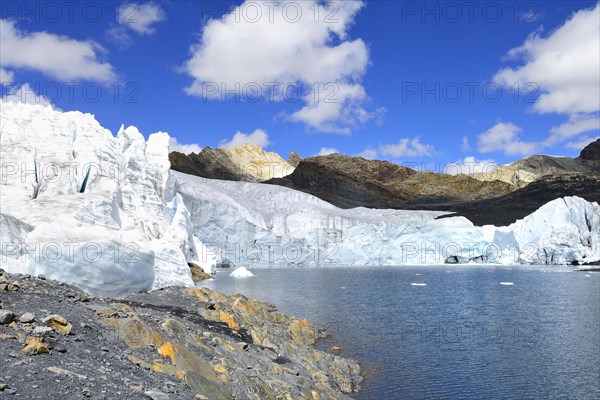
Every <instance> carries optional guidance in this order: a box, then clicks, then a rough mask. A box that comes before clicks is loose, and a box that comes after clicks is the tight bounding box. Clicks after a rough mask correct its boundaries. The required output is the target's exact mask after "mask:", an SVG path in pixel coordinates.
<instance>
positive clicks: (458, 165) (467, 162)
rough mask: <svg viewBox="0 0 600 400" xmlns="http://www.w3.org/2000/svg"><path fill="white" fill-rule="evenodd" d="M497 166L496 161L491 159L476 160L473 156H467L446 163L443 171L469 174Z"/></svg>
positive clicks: (454, 173)
mask: <svg viewBox="0 0 600 400" xmlns="http://www.w3.org/2000/svg"><path fill="white" fill-rule="evenodd" d="M497 167H498V163H497V162H496V161H494V160H492V159H487V160H478V159H477V158H475V157H474V156H468V157H465V158H464V159H462V160H458V161H456V162H453V163H450V164H447V165H446V166H445V167H444V171H443V172H444V173H445V174H450V175H458V174H464V175H471V174H476V173H487V172H492V171H493V170H495V169H496V168H497Z"/></svg>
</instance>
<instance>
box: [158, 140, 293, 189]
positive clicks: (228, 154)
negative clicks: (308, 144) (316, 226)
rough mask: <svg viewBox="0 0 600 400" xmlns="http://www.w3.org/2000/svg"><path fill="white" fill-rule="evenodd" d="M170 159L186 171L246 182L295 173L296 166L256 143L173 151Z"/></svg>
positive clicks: (176, 168)
mask: <svg viewBox="0 0 600 400" xmlns="http://www.w3.org/2000/svg"><path fill="white" fill-rule="evenodd" d="M290 156H291V154H290ZM298 157H299V156H298ZM294 160H296V158H295V157H292V161H294ZM169 161H170V162H171V169H173V170H175V171H179V172H183V173H185V174H190V175H195V176H200V177H203V178H210V179H223V180H228V181H244V182H260V181H264V180H268V179H271V178H281V177H284V176H286V175H288V174H290V173H292V171H293V170H294V168H295V167H294V166H293V165H292V164H291V163H290V162H288V161H286V160H284V159H283V158H281V157H280V156H279V154H277V153H274V152H267V151H264V150H263V149H262V148H261V147H260V146H257V145H254V144H245V145H243V146H237V147H233V148H231V149H229V148H221V149H213V148H210V147H205V148H203V149H202V151H201V152H200V153H199V154H196V153H191V154H188V155H185V154H182V153H178V152H171V154H169Z"/></svg>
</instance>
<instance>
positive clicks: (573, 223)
mask: <svg viewBox="0 0 600 400" xmlns="http://www.w3.org/2000/svg"><path fill="white" fill-rule="evenodd" d="M173 174H174V176H175V178H176V180H177V182H178V190H179V193H180V194H181V196H182V198H183V201H184V203H185V204H186V206H187V208H188V210H190V214H191V222H192V224H193V225H194V228H193V234H194V236H195V237H197V238H198V239H199V240H200V241H202V242H203V243H204V244H205V245H206V249H207V250H208V252H207V253H205V254H203V255H202V256H201V258H204V257H215V256H216V257H217V259H218V260H219V261H221V262H223V261H228V262H230V263H233V264H234V265H237V264H239V263H242V264H244V265H246V264H247V265H250V266H252V267H255V268H256V267H265V266H317V265H330V266H335V265H345V266H349V265H402V264H443V263H445V262H446V260H447V259H448V258H449V257H456V258H457V260H460V261H461V262H462V261H464V262H467V261H469V260H471V261H472V262H481V263H483V262H485V263H498V264H510V265H514V264H571V263H576V262H577V263H584V262H595V261H598V260H600V207H599V206H598V204H597V203H590V202H588V201H586V200H584V199H582V198H579V197H567V198H564V199H556V200H554V201H551V202H549V203H547V204H546V205H544V206H542V207H541V208H540V209H538V210H537V211H536V212H534V213H532V214H531V215H529V216H527V217H526V218H524V219H523V220H519V221H517V222H515V223H514V224H512V225H510V226H508V227H495V226H490V225H488V226H484V227H476V226H474V225H473V224H472V223H471V222H470V221H469V220H468V219H466V218H464V217H448V218H443V219H435V218H436V217H438V216H441V215H444V214H448V213H447V212H438V211H402V210H381V209H367V208H354V209H349V210H345V209H339V208H337V207H335V206H333V205H331V204H329V203H327V202H324V201H322V200H320V199H318V198H316V197H314V196H312V195H309V194H306V193H303V192H299V191H295V190H293V189H288V188H284V187H279V186H274V185H267V184H259V183H246V182H231V181H219V180H211V179H206V178H199V177H196V176H190V175H186V174H182V173H179V172H174V173H173Z"/></svg>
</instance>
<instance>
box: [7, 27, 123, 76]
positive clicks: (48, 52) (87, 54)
mask: <svg viewBox="0 0 600 400" xmlns="http://www.w3.org/2000/svg"><path fill="white" fill-rule="evenodd" d="M103 51H104V50H103V49H102V47H101V46H99V45H98V44H97V43H95V42H92V41H80V40H75V39H71V38H69V37H67V36H61V35H54V34H51V33H47V32H23V31H21V30H20V29H19V28H18V27H17V26H16V25H15V22H14V21H11V20H7V19H0V63H1V65H0V67H2V69H4V70H6V68H11V69H19V68H23V69H32V70H36V71H39V72H41V73H43V74H45V75H47V76H49V77H51V78H56V79H60V80H66V81H67V80H76V79H86V80H97V81H101V82H108V81H111V80H114V79H115V72H114V70H113V66H112V65H110V64H109V63H105V62H102V61H100V60H99V54H100V53H102V52H103ZM4 73H7V72H4Z"/></svg>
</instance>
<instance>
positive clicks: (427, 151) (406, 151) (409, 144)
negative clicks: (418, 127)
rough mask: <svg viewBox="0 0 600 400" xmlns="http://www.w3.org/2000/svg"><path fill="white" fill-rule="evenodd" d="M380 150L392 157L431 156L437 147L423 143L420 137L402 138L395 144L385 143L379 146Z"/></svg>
mask: <svg viewBox="0 0 600 400" xmlns="http://www.w3.org/2000/svg"><path fill="white" fill-rule="evenodd" d="M379 152H380V153H381V154H383V155H384V156H391V157H421V156H427V157H431V156H432V155H433V153H435V148H434V147H433V145H431V144H423V143H421V141H420V139H419V137H415V138H414V139H406V138H404V139H400V140H399V141H398V143H395V144H384V145H381V146H379Z"/></svg>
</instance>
